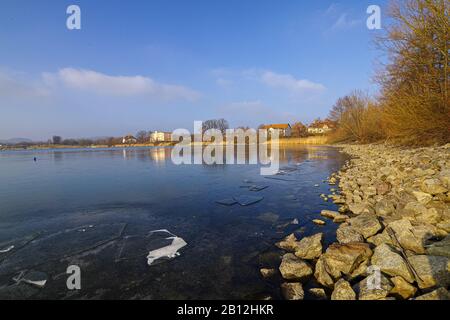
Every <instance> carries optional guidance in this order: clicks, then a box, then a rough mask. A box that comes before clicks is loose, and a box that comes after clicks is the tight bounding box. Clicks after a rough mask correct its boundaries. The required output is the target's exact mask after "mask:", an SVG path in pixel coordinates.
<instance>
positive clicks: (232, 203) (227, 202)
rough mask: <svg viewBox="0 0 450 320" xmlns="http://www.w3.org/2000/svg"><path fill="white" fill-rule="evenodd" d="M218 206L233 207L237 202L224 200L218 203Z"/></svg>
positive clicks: (229, 199)
mask: <svg viewBox="0 0 450 320" xmlns="http://www.w3.org/2000/svg"><path fill="white" fill-rule="evenodd" d="M216 202H217V203H218V204H221V205H224V206H232V205H234V204H236V203H237V201H236V200H234V199H231V198H228V199H222V200H217V201H216Z"/></svg>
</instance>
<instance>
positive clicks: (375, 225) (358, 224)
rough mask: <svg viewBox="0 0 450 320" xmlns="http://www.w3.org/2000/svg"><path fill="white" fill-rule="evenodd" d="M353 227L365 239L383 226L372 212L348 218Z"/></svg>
mask: <svg viewBox="0 0 450 320" xmlns="http://www.w3.org/2000/svg"><path fill="white" fill-rule="evenodd" d="M348 223H349V224H350V225H351V227H352V228H353V229H355V230H356V231H358V232H359V233H360V234H361V235H362V236H363V237H364V238H365V239H367V238H369V237H371V236H373V235H376V234H377V233H378V231H380V230H381V229H382V228H383V227H382V226H381V224H380V222H379V221H378V219H377V217H376V216H375V215H372V214H361V215H360V216H358V217H355V218H352V219H349V220H348Z"/></svg>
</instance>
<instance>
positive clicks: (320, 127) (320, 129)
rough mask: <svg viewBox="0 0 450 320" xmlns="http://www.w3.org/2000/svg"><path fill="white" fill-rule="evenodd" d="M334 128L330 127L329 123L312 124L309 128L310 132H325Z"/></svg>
mask: <svg viewBox="0 0 450 320" xmlns="http://www.w3.org/2000/svg"><path fill="white" fill-rule="evenodd" d="M332 130H333V128H330V127H329V126H328V125H327V124H324V125H316V126H310V127H309V128H308V133H311V134H324V133H328V132H330V131H332Z"/></svg>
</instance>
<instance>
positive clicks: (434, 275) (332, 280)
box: [261, 144, 450, 300]
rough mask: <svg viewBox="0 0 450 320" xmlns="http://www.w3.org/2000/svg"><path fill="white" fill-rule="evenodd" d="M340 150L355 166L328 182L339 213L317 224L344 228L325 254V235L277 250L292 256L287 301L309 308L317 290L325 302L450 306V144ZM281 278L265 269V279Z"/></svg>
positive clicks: (290, 240) (284, 270)
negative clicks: (440, 303)
mask: <svg viewBox="0 0 450 320" xmlns="http://www.w3.org/2000/svg"><path fill="white" fill-rule="evenodd" d="M339 147H340V148H342V150H341V152H344V153H346V154H348V155H350V156H351V159H350V160H349V161H347V163H346V164H345V165H344V167H343V168H342V169H341V170H340V171H338V172H336V173H334V174H332V175H331V176H330V177H329V178H328V180H327V181H326V183H328V184H329V185H330V187H331V189H330V193H331V194H329V195H321V197H322V198H323V199H324V201H330V200H331V201H332V202H334V204H336V205H337V206H338V207H339V209H338V210H337V211H330V210H322V211H321V212H317V219H315V220H314V221H321V223H320V224H329V223H336V224H339V227H338V229H337V231H336V239H337V241H336V242H335V243H333V244H331V245H330V246H328V248H323V247H322V238H323V233H318V234H315V235H312V236H308V237H303V238H301V239H297V237H296V234H295V233H293V234H290V235H289V236H287V237H286V238H285V239H284V240H282V241H281V242H279V243H277V244H276V246H277V247H278V248H280V249H282V250H283V251H284V252H285V253H284V255H283V256H282V260H281V264H280V266H279V273H280V274H281V277H282V278H283V280H284V282H283V283H281V285H280V287H281V292H282V294H283V296H284V298H285V299H288V300H302V299H303V298H304V295H305V293H304V289H303V285H304V284H309V285H310V284H311V283H312V284H313V286H312V288H311V289H309V294H310V295H312V296H315V297H316V298H318V299H331V300H356V299H359V300H395V299H399V300H406V299H415V300H448V299H450V294H449V292H448V287H449V286H450V235H449V233H450V204H449V203H450V162H449V160H450V144H447V145H445V146H442V147H428V148H418V149H405V148H398V147H389V146H384V145H340V146H339ZM335 185H338V186H339V190H338V191H336V190H335V189H334V186H335ZM319 218H320V219H319ZM268 270H269V271H268ZM277 273H278V271H277V270H275V269H267V268H263V269H261V274H262V275H263V277H266V278H267V277H268V276H267V275H268V274H270V275H271V276H273V275H275V274H277Z"/></svg>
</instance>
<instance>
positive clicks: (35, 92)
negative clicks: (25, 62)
mask: <svg viewBox="0 0 450 320" xmlns="http://www.w3.org/2000/svg"><path fill="white" fill-rule="evenodd" d="M49 95H50V91H49V90H48V89H47V88H46V87H45V86H44V85H42V84H41V83H38V82H34V81H32V80H31V79H28V78H27V77H25V76H24V75H23V74H20V73H17V72H6V71H1V70H0V98H20V99H24V98H25V99H26V98H39V97H47V96H49Z"/></svg>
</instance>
